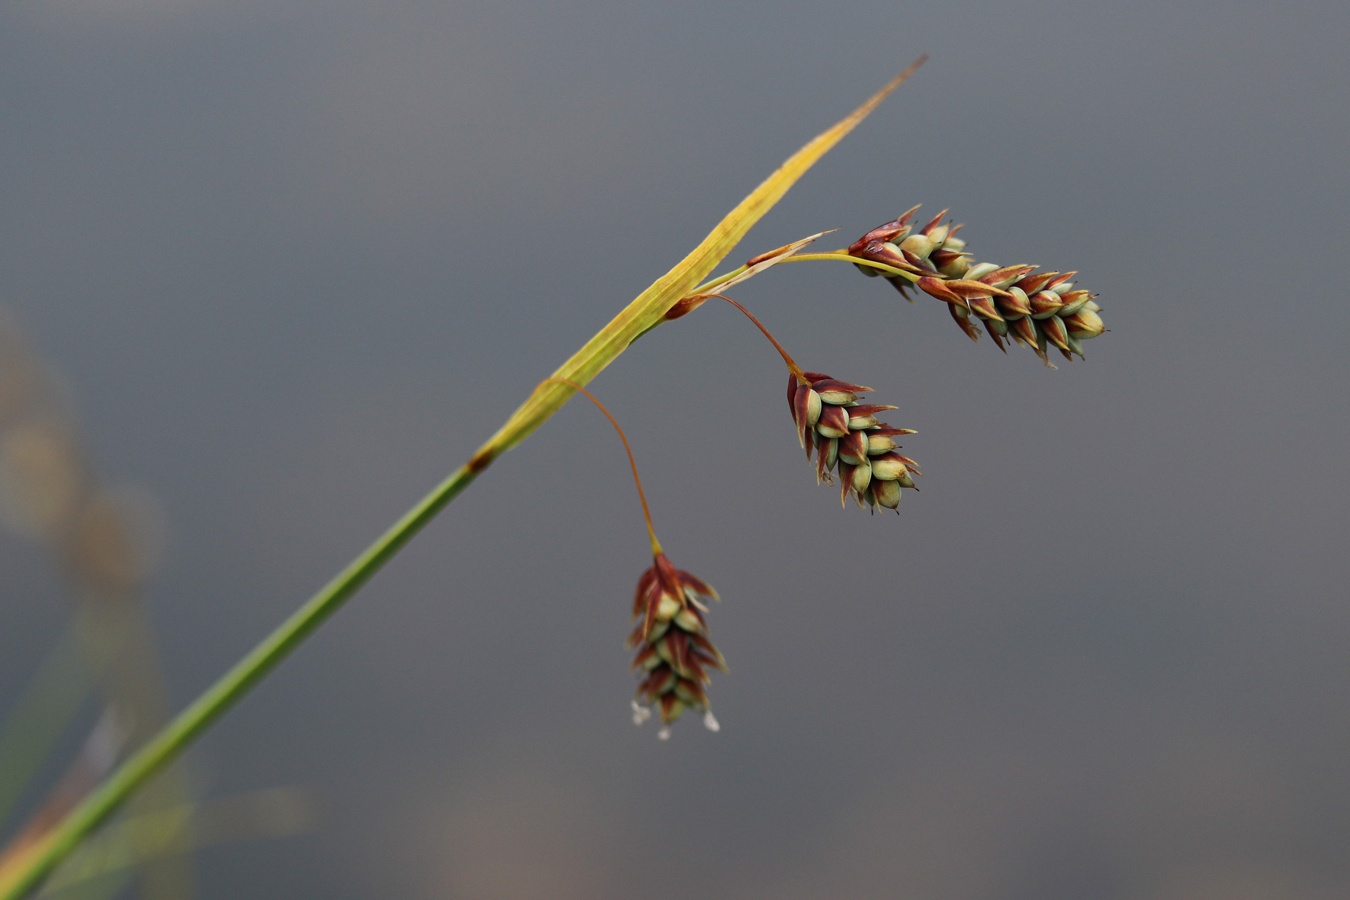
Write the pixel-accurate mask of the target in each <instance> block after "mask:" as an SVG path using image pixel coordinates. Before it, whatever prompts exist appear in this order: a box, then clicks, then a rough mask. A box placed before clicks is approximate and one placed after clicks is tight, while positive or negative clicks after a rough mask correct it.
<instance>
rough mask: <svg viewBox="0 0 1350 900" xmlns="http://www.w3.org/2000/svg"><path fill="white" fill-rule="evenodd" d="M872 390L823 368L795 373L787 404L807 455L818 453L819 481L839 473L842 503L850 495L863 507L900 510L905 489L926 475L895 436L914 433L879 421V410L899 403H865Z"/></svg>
mask: <svg viewBox="0 0 1350 900" xmlns="http://www.w3.org/2000/svg"><path fill="white" fill-rule="evenodd" d="M871 390H872V389H871V388H870V387H864V386H862V385H860V384H852V383H850V382H847V381H836V380H835V379H833V378H831V377H829V376H828V375H822V374H820V373H819V372H803V373H802V377H801V378H799V377H798V376H796V375H795V374H790V375H788V389H787V397H788V408H789V409H791V410H792V419H793V421H794V422H795V423H796V425H797V440H798V441H799V442H800V443H801V445H802V447H804V448H805V449H806V458H807V459H808V460H809V459H811V456H812V454H815V460H816V481H817V482H822V481H823V482H825V483H826V484H832V483H833V481H834V478H833V473H835V472H837V473H838V474H839V481H840V493H839V501H840V503H843V502H845V501H846V500H847V499H848V495H849V494H850V493H851V494H853V499H854V500H855V501H857V503H858V505H859V506H862V505H863V504H866V505H867V506H869V507H871V508H872V509H873V510H875V509H876V507H878V506H882V507H885V508H886V509H896V508H897V507H898V506H899V505H900V491H901V489H902V488H914V487H915V484H914V476H915V475H919V474H922V473H920V472H919V466H918V463H916V462H914V460H912V459H910V458H909V457H908V456H904V455H902V454H900V453H899V452H898V451H899V449H900V444H898V443H897V442H896V440H895V439H896V438H897V437H899V436H900V435H905V434H914V431H913V429H910V428H893V427H891V426H890V425H887V424H886V423H885V422H882V421H880V420H879V419H878V418H877V413H880V412H885V411H886V410H889V409H895V407H894V406H882V405H876V404H865V403H862V402H861V400H860V397H861V395H862V394H865V393H868V392H869V391H871Z"/></svg>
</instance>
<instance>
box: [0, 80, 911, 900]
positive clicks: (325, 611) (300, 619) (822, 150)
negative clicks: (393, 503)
mask: <svg viewBox="0 0 1350 900" xmlns="http://www.w3.org/2000/svg"><path fill="white" fill-rule="evenodd" d="M924 59H925V57H920V58H919V59H918V60H917V61H916V62H915V63H914V64H912V65H911V66H910V67H909V68H908V69H906V70H905V71H903V72H901V73H900V74H899V75H897V76H896V77H895V78H893V79H891V81H890V82H889V83H888V84H886V85H885V86H884V87H883V88H882V89H881V90H879V91H877V92H876V93H875V94H873V95H872V96H871V97H869V98H868V99H867V100H866V101H864V102H863V103H862V105H861V106H859V107H858V108H857V109H855V110H854V111H853V112H852V113H850V114H849V115H847V116H845V117H844V118H843V119H841V120H840V121H839V122H837V123H835V124H834V125H833V126H832V127H830V128H828V129H826V130H825V131H823V132H821V133H820V134H819V135H817V136H816V137H815V138H813V139H812V140H810V141H808V142H807V143H806V144H805V145H804V146H803V147H802V148H801V149H800V150H798V151H797V152H796V153H794V154H793V155H792V156H790V157H789V158H788V159H787V161H786V162H784V163H783V164H782V165H781V166H779V167H778V169H777V170H776V171H774V172H773V173H772V174H771V175H769V177H768V178H766V179H765V180H764V181H763V182H761V183H760V184H759V186H758V187H756V188H755V189H754V190H753V191H751V192H750V194H749V195H747V196H746V198H745V199H744V200H742V201H741V202H740V203H739V204H737V206H736V207H735V208H734V209H733V210H732V211H731V212H729V213H727V215H726V216H725V217H723V219H722V221H721V222H719V223H718V224H717V225H716V226H714V228H713V230H712V231H711V232H710V233H709V234H708V236H707V237H705V238H704V239H703V241H702V242H701V243H700V244H699V245H698V246H697V247H695V248H694V249H693V250H692V251H690V252H689V254H688V255H687V256H685V258H684V259H682V260H681V261H680V262H679V263H677V264H676V265H675V267H674V268H672V269H671V270H670V271H669V272H667V273H666V274H665V275H662V276H661V277H660V278H658V279H657V280H656V281H655V282H654V283H653V284H652V285H651V287H649V288H647V290H645V291H643V292H642V293H641V294H639V295H638V296H637V297H636V298H635V299H634V300H633V301H632V302H631V303H629V304H628V306H627V307H625V308H624V309H623V310H622V311H621V312H620V313H619V314H618V315H617V316H615V317H614V318H613V319H612V320H611V321H610V323H609V324H608V325H606V326H605V327H604V328H602V329H601V330H600V331H599V332H598V333H597V334H596V335H595V337H593V338H591V339H590V340H589V341H587V342H586V345H585V346H583V347H582V348H581V349H580V350H578V351H577V352H576V353H575V354H573V355H572V357H571V358H570V359H569V360H567V362H565V363H563V364H562V366H560V367H559V368H558V370H557V371H556V372H554V373H553V376H552V377H551V378H550V379H547V380H545V381H544V382H542V383H540V385H539V386H538V387H537V388H535V390H534V391H533V392H532V393H531V394H530V396H529V397H528V398H526V400H525V402H524V403H523V404H521V406H520V408H519V409H517V410H516V411H515V413H513V414H512V415H511V417H510V418H509V419H507V420H506V423H505V424H504V425H502V427H501V428H500V429H499V430H498V431H497V433H496V434H494V435H493V436H492V437H491V438H489V439H488V441H487V442H486V443H484V444H483V446H482V447H480V448H479V449H478V451H477V452H476V453H474V455H473V456H472V457H471V458H470V460H469V461H468V462H467V463H465V464H464V465H463V466H461V467H460V468H459V470H458V471H456V472H455V473H454V474H453V475H451V476H450V477H449V478H447V479H446V480H445V481H443V482H441V484H439V485H437V487H436V488H435V489H434V490H432V492H431V493H430V494H428V495H427V496H426V497H424V498H423V499H422V500H421V501H420V502H419V503H418V504H417V505H416V506H414V507H413V508H412V509H411V510H409V511H408V512H407V513H406V514H405V515H404V516H403V518H401V519H400V520H399V521H398V522H397V523H395V524H394V526H393V527H392V528H390V529H389V530H388V531H386V532H385V533H384V534H383V535H382V536H381V537H380V538H379V539H378V540H377V541H375V543H373V544H371V545H370V547H368V548H367V549H366V550H365V551H364V552H363V553H362V554H361V555H360V556H358V557H357V558H356V559H355V560H353V561H352V562H351V563H350V564H349V565H348V566H347V567H346V568H345V569H343V570H342V571H341V572H340V573H339V574H338V575H337V576H336V577H335V578H334V579H333V580H332V581H330V582H329V583H328V584H327V585H326V586H325V587H324V588H323V589H322V590H320V591H319V592H318V593H317V594H315V595H314V596H313V597H311V598H310V599H309V600H308V601H307V602H306V603H305V604H304V605H303V606H301V607H300V608H299V609H298V610H296V611H295V612H294V613H293V614H292V615H291V616H290V618H288V619H287V620H286V621H285V622H283V623H282V624H281V625H280V626H279V627H278V628H277V629H276V630H275V631H273V632H272V633H271V634H270V635H268V636H267V637H266V638H264V639H263V641H262V642H261V643H259V644H258V645H257V646H256V647H254V648H253V650H251V651H249V653H248V655H246V656H245V657H244V658H243V659H241V660H240V661H239V662H238V663H236V664H235V665H234V667H233V668H231V669H230V670H229V671H228V672H227V673H225V675H224V676H223V677H221V678H220V680H218V681H217V682H216V683H215V684H213V685H212V686H211V687H209V688H208V689H207V690H206V692H205V693H203V694H202V695H201V696H200V697H198V698H197V699H196V700H195V701H193V703H192V704H191V705H190V706H188V708H187V709H185V710H183V712H181V713H179V715H178V716H176V717H175V718H174V719H173V720H172V721H170V722H169V724H168V725H166V726H165V727H164V728H163V730H161V731H160V732H159V733H158V734H156V735H155V736H154V737H153V738H151V739H150V741H149V742H148V743H146V745H145V746H144V747H142V748H141V750H139V751H138V752H136V753H135V754H134V755H132V756H131V757H130V758H128V759H127V760H126V761H125V762H123V763H122V765H121V766H119V767H118V768H117V770H116V771H114V772H113V773H112V775H110V776H109V777H108V779H107V780H106V781H105V782H104V783H103V784H102V785H100V786H99V787H98V788H97V789H95V790H94V791H93V792H92V793H91V794H90V795H89V796H88V797H86V798H85V799H84V800H83V801H82V802H81V803H80V805H79V806H77V807H76V808H75V809H74V810H72V811H71V812H70V813H69V814H68V815H67V816H66V817H65V818H64V819H62V820H61V821H60V822H59V823H57V824H56V825H55V826H54V827H53V828H52V830H51V831H49V832H48V833H47V835H46V836H45V837H44V838H43V840H42V843H41V845H40V847H39V848H38V849H36V850H34V851H33V852H32V853H31V855H30V857H29V858H28V859H27V860H25V863H24V864H23V865H22V866H18V867H15V868H16V870H17V871H16V872H15V874H14V875H13V880H12V881H10V882H9V883H7V884H0V900H15V898H18V897H21V896H22V895H23V894H24V893H26V892H27V891H29V890H30V889H32V888H33V887H34V886H35V885H36V884H37V883H38V882H39V881H41V880H42V878H44V877H45V876H46V875H47V874H48V873H49V872H50V871H51V870H52V869H53V868H55V866H56V865H57V864H58V863H59V862H61V860H62V859H64V858H65V857H66V856H67V855H68V854H69V853H70V852H71V851H72V850H73V849H74V848H75V847H76V846H77V845H78V844H79V843H80V841H82V840H83V839H84V837H85V836H86V835H87V834H89V832H91V831H92V830H93V829H94V828H96V827H97V826H98V825H99V824H100V823H101V822H103V821H104V820H105V819H107V818H108V816H110V815H111V814H112V813H113V812H114V811H115V810H116V809H117V807H118V806H119V805H120V804H121V803H122V802H123V801H124V800H126V798H127V797H128V796H129V795H130V794H131V793H132V792H133V791H134V790H136V788H137V787H139V786H140V785H142V784H143V783H144V782H145V781H147V780H148V779H149V778H150V777H151V776H152V775H154V774H155V773H156V772H158V771H159V770H160V769H161V768H163V767H164V766H165V765H167V764H168V763H169V762H170V761H172V760H173V759H174V758H175V757H176V756H177V755H178V754H179V753H181V752H182V750H183V748H185V747H186V746H187V745H188V744H190V743H191V742H192V740H193V739H194V738H196V737H197V736H198V735H200V734H201V733H202V732H203V731H205V730H206V729H207V728H208V727H209V726H210V725H211V724H212V723H213V722H215V721H216V720H217V719H219V718H220V717H221V716H222V715H224V713H225V711H226V710H228V709H229V708H230V707H231V706H233V705H234V704H235V703H236V702H238V700H239V699H240V698H241V697H242V696H243V695H244V694H245V693H246V692H247V691H248V690H249V688H251V687H252V686H253V685H255V684H257V683H258V682H259V681H261V680H262V679H263V678H264V677H266V676H267V674H268V673H270V672H271V671H272V670H273V669H274V668H276V666H277V665H278V664H279V663H280V662H281V661H282V660H283V659H284V658H285V657H286V656H287V655H288V654H289V653H290V652H291V651H292V650H294V649H295V648H296V647H297V646H299V644H300V643H301V642H302V641H304V640H305V638H306V637H308V636H309V635H310V634H311V633H312V632H313V631H314V630H315V629H317V628H318V627H319V626H320V625H322V624H323V623H324V622H325V621H326V620H327V619H328V617H329V616H331V615H332V614H333V613H334V612H336V611H337V610H338V608H339V607H341V606H342V604H343V603H344V602H345V601H346V600H347V599H348V598H350V597H351V596H352V594H354V593H356V591H357V590H358V589H359V588H360V587H362V586H363V585H364V584H365V583H366V582H367V581H369V580H370V578H371V577H372V576H373V575H374V574H375V573H376V572H377V571H379V570H380V568H381V567H382V566H383V565H384V564H385V563H386V562H388V561H389V560H390V559H391V558H393V556H394V555H395V554H396V553H398V551H399V550H400V549H402V548H403V546H404V545H405V544H407V543H408V542H409V541H411V540H412V539H413V537H414V536H415V535H416V534H417V533H418V532H419V531H421V529H422V527H423V526H425V525H426V524H427V523H428V522H430V521H431V520H432V519H433V518H434V517H435V516H436V514H437V513H439V512H440V511H441V510H442V509H443V508H444V507H445V506H446V504H448V503H449V502H450V501H451V500H453V499H454V498H455V497H456V496H457V495H458V494H459V492H460V491H462V490H464V488H466V487H468V486H469V484H470V483H471V482H472V481H473V480H474V479H475V478H476V477H477V476H478V474H479V473H481V472H482V471H483V470H484V469H486V468H487V467H488V466H489V465H491V464H492V461H493V460H495V459H496V458H497V457H498V456H500V455H501V454H503V453H505V452H506V451H507V450H509V449H511V448H512V447H514V446H516V445H517V444H519V443H520V442H521V441H523V440H524V439H525V438H526V437H528V436H529V435H530V434H531V433H533V432H534V431H535V430H536V429H537V428H539V426H541V425H542V424H543V423H544V422H545V421H547V420H548V419H549V418H550V417H551V416H552V415H553V414H554V413H555V412H557V411H558V410H559V409H561V408H562V407H563V405H564V404H565V403H566V402H567V401H568V400H569V399H571V398H572V396H573V395H574V394H575V393H576V391H577V386H582V387H584V386H585V385H586V384H587V383H588V382H590V381H591V379H593V378H594V377H595V376H596V375H598V374H599V373H600V372H601V371H602V370H603V369H604V368H605V367H606V366H608V365H609V364H610V363H611V362H613V361H614V360H615V359H617V358H618V357H619V355H620V354H621V353H623V351H624V350H626V349H627V348H628V346H629V345H630V344H632V342H633V341H634V340H636V339H637V338H638V337H639V336H640V335H642V334H643V333H644V332H646V331H648V330H650V329H651V328H653V327H655V326H656V325H658V324H659V323H660V322H662V321H663V320H664V318H665V315H666V313H667V312H669V311H670V309H671V308H672V307H673V306H674V305H675V304H677V303H679V302H680V300H682V299H683V298H685V297H688V296H691V294H693V293H695V292H697V291H698V290H700V288H698V287H697V285H698V283H699V281H700V280H701V279H703V278H706V277H707V276H708V275H709V274H710V273H711V272H712V270H713V268H714V267H715V266H716V265H717V264H718V263H720V262H721V261H722V260H723V259H725V258H726V256H727V254H728V253H730V252H731V251H732V250H733V249H735V247H736V245H737V244H739V243H740V241H741V238H743V237H744V236H745V234H746V233H747V232H748V231H749V230H750V228H751V227H752V226H753V225H754V224H755V223H756V222H758V221H759V220H760V219H761V218H762V217H763V216H764V214H765V213H767V212H768V211H769V210H770V209H772V208H773V206H774V205H775V204H776V203H777V202H778V201H779V200H780V199H782V197H783V195H784V194H786V193H787V191H788V189H789V188H790V187H792V185H793V184H795V183H796V181H797V180H798V179H799V178H800V177H801V176H802V175H804V174H805V173H806V172H807V170H808V169H810V168H811V166H812V165H814V164H815V162H816V161H817V160H819V159H820V158H821V157H822V156H824V155H825V154H826V153H827V152H829V151H830V149H831V148H833V147H834V145H835V144H837V143H838V142H839V141H840V140H842V139H843V138H844V136H845V135H847V134H848V133H849V132H850V131H852V130H853V129H854V128H855V127H857V125H858V123H860V122H861V121H862V120H863V119H865V118H866V117H867V115H868V114H869V113H870V112H871V111H872V110H873V109H875V108H876V107H877V105H878V104H880V103H881V101H882V100H884V99H885V98H886V96H887V95H889V94H890V92H891V91H893V90H894V89H895V88H897V87H898V86H899V85H900V84H901V83H902V82H904V81H905V79H906V78H908V77H909V75H910V74H912V73H913V72H914V71H915V70H916V69H917V68H918V67H919V66H920V65H922V63H923V61H924ZM637 246H638V247H642V246H645V245H641V244H639V245H637ZM754 268H755V267H754V266H742V267H741V268H740V269H738V270H736V271H735V272H731V273H728V274H727V275H723V276H719V277H718V278H714V279H713V280H712V281H710V282H708V283H707V284H706V285H704V286H703V288H702V289H704V290H706V289H716V287H717V286H719V285H725V284H728V283H731V282H732V280H733V279H735V278H736V276H737V274H740V275H742V276H744V275H748V274H753V273H751V272H749V271H748V270H749V269H754ZM758 270H759V269H757V271H758Z"/></svg>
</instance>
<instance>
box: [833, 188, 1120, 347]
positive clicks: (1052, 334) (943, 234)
mask: <svg viewBox="0 0 1350 900" xmlns="http://www.w3.org/2000/svg"><path fill="white" fill-rule="evenodd" d="M917 210H918V207H917V206H916V207H914V209H911V210H909V211H908V212H906V213H905V214H904V215H902V216H900V217H899V218H897V219H895V220H894V221H891V222H887V223H886V224H885V225H881V226H879V227H877V228H874V229H872V230H871V231H869V232H867V234H865V235H863V236H862V237H861V238H859V239H858V240H856V241H854V242H853V244H852V245H851V246H850V247H849V249H848V252H849V254H850V255H851V256H857V257H859V258H861V259H870V260H872V261H874V262H879V263H884V264H885V265H889V266H892V267H894V268H897V269H901V270H902V271H905V272H908V273H909V274H910V275H911V276H912V278H905V277H902V276H899V275H886V276H885V277H886V278H887V280H889V281H890V282H891V284H892V285H894V286H895V287H896V289H897V290H899V291H900V293H901V294H903V295H904V296H905V298H906V299H912V298H911V297H910V292H909V288H910V287H911V286H915V287H918V288H919V289H921V290H922V291H924V292H925V293H927V294H929V295H930V296H932V297H936V298H937V299H939V300H941V301H943V302H944V303H946V304H947V310H948V311H949V312H950V313H951V316H952V319H954V320H955V321H956V324H957V326H958V327H959V328H960V329H961V330H962V331H963V332H965V334H966V336H967V337H969V338H970V339H971V340H973V341H978V340H979V339H980V331H979V329H978V328H977V327H976V322H979V323H980V324H982V325H983V326H984V330H985V331H986V332H988V334H989V336H990V337H991V338H993V340H994V343H995V344H997V345H998V347H999V349H1000V350H1004V351H1006V350H1007V344H1006V343H1005V340H1010V341H1013V342H1016V343H1019V344H1025V345H1026V346H1028V347H1030V348H1031V349H1032V351H1034V352H1035V353H1036V355H1037V356H1039V357H1040V358H1041V361H1042V362H1044V363H1045V364H1046V365H1050V360H1049V358H1048V355H1047V353H1048V351H1049V349H1050V348H1052V347H1053V348H1054V349H1056V350H1058V351H1059V352H1060V353H1061V354H1062V355H1063V356H1064V358H1065V359H1069V360H1072V359H1073V357H1074V356H1078V357H1080V358H1081V357H1082V355H1083V343H1082V342H1083V341H1085V340H1088V339H1089V338H1094V337H1097V336H1098V335H1100V334H1102V333H1103V332H1104V331H1106V330H1107V329H1106V326H1105V325H1104V324H1103V323H1102V319H1101V316H1099V315H1098V313H1099V312H1100V311H1101V307H1100V306H1098V305H1097V304H1096V303H1095V302H1094V301H1093V299H1092V296H1093V295H1092V294H1091V293H1090V292H1089V291H1085V290H1081V289H1079V290H1074V287H1073V282H1072V280H1071V279H1072V278H1073V276H1074V274H1075V273H1074V272H1037V271H1036V267H1035V266H1028V265H1017V266H997V265H995V264H993V263H977V262H974V261H973V260H972V258H971V256H970V254H968V253H966V252H965V246H966V244H965V241H963V240H961V239H960V238H958V237H956V236H955V235H956V232H957V231H959V230H960V228H961V226H960V225H952V224H950V223H948V224H942V217H943V216H945V215H946V214H947V211H946V210H943V211H942V212H940V213H938V215H937V216H936V217H934V218H933V219H932V220H931V221H930V222H928V224H926V225H924V226H923V227H922V228H920V229H919V230H918V231H912V229H911V227H910V224H909V223H910V219H911V218H912V217H913V215H914V213H915V211H917ZM911 232H912V233H911ZM858 268H859V269H861V270H862V271H863V272H864V274H867V275H876V274H877V270H876V269H873V268H870V267H868V266H861V265H860V266H858Z"/></svg>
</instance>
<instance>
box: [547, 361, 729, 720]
mask: <svg viewBox="0 0 1350 900" xmlns="http://www.w3.org/2000/svg"><path fill="white" fill-rule="evenodd" d="M547 381H557V382H561V383H562V384H566V385H569V386H570V387H572V388H575V389H576V390H577V391H578V392H579V393H581V394H583V395H585V397H586V399H588V400H590V401H591V402H592V403H594V404H595V406H596V408H597V409H599V410H600V412H602V413H604V415H605V418H607V419H609V424H611V425H613V426H614V430H615V431H616V432H617V433H618V435H619V440H621V441H623V449H624V451H625V452H626V453H627V454H628V465H629V466H630V467H631V468H632V470H633V483H634V484H636V485H637V492H638V500H639V501H641V503H642V517H643V519H644V520H645V521H646V523H647V538H648V540H649V541H650V542H651V547H652V566H651V568H650V569H647V570H646V571H645V572H643V573H642V576H641V577H640V578H639V579H638V585H637V591H636V592H635V593H634V595H633V619H634V620H640V621H638V623H637V625H636V627H634V628H633V631H632V633H631V634H629V635H628V640H627V645H628V647H629V648H630V649H635V650H636V651H637V655H636V656H635V657H634V658H633V666H632V667H633V670H634V671H637V672H638V673H639V674H641V675H642V676H643V678H642V682H641V683H640V684H639V685H638V689H637V697H636V699H634V700H633V723H634V724H635V725H641V724H642V723H643V722H645V721H647V720H648V719H649V718H651V715H652V711H653V710H655V711H656V712H657V714H659V715H660V717H661V723H662V724H661V730H660V731H659V732H657V736H658V737H660V738H661V740H666V739H667V738H669V737H670V726H671V724H672V723H674V722H675V720H676V719H678V718H679V717H680V716H682V715H683V714H684V711H685V710H686V709H693V710H698V711H701V712H702V713H703V724H704V726H705V727H706V728H707V729H708V730H709V731H718V730H720V728H721V726H720V725H719V724H718V722H717V719H716V718H715V717H714V716H713V714H712V705H711V703H710V702H709V700H708V691H707V686H708V684H709V682H710V681H711V678H710V677H709V674H708V673H709V671H710V670H712V669H718V670H720V671H723V672H725V671H726V670H727V662H726V659H725V658H724V657H723V656H722V654H721V652H720V651H719V650H718V649H717V648H716V647H715V646H713V642H712V640H711V639H710V638H709V637H708V622H707V619H706V618H705V616H706V614H707V612H708V606H707V603H706V602H705V601H707V600H717V599H719V598H718V596H717V591H715V590H713V589H712V587H711V586H709V585H708V583H707V582H705V581H703V580H702V579H701V578H698V577H697V576H695V575H691V574H690V573H688V572H685V571H684V570H682V569H677V568H675V566H674V565H673V564H672V563H671V561H670V559H669V558H667V556H666V554H665V553H664V552H663V551H662V549H661V542H660V541H659V540H657V539H656V529H654V528H653V527H652V514H651V509H650V507H648V506H647V495H646V492H645V491H643V490H642V478H641V477H640V476H639V475H638V468H637V460H636V459H634V457H633V448H632V446H631V445H629V443H628V437H627V436H626V435H625V434H624V433H623V428H622V427H620V425H619V421H618V419H616V418H614V414H613V413H611V412H610V411H609V410H608V409H607V408H606V407H605V405H604V404H603V403H601V402H600V401H599V400H598V399H596V397H595V395H594V394H592V393H591V392H590V391H588V390H586V389H585V388H584V387H582V386H581V385H579V384H577V383H576V382H573V381H568V380H567V379H565V378H549V379H547Z"/></svg>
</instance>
